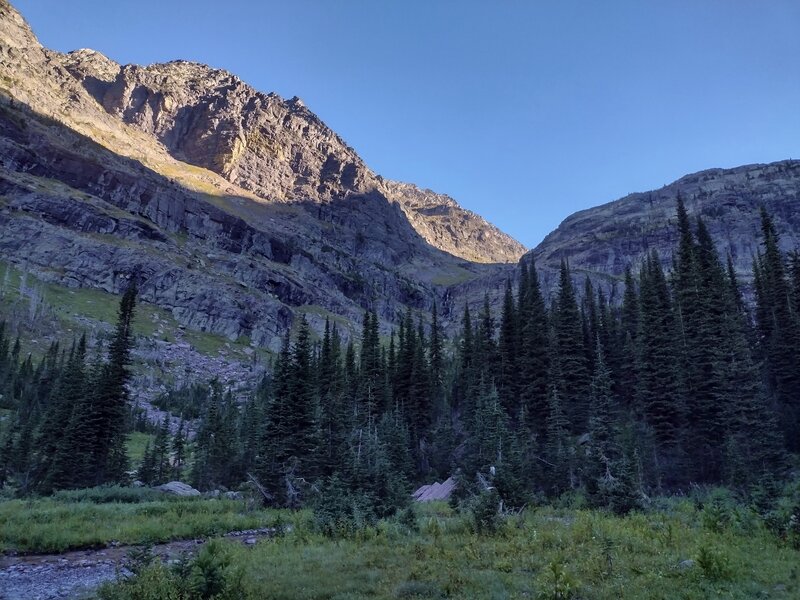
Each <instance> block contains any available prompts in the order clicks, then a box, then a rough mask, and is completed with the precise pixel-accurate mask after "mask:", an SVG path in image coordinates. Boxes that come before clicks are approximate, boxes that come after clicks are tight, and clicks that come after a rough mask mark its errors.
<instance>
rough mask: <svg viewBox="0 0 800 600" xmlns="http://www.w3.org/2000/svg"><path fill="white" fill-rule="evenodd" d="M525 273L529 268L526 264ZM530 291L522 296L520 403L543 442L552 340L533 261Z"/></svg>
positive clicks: (520, 318) (529, 426) (520, 309)
mask: <svg viewBox="0 0 800 600" xmlns="http://www.w3.org/2000/svg"><path fill="white" fill-rule="evenodd" d="M522 269H523V270H525V269H526V267H525V265H524V263H523V265H522ZM525 283H526V285H527V289H525V290H523V291H521V292H520V301H519V305H520V306H519V321H520V329H521V331H520V348H519V355H520V364H519V373H518V379H519V390H520V392H519V393H520V402H521V405H522V408H523V410H524V412H525V415H526V419H527V423H526V424H527V426H528V428H529V429H530V430H531V431H532V432H533V433H534V434H535V435H537V436H538V437H539V438H543V437H544V435H545V431H546V429H547V425H546V422H547V415H548V412H549V410H548V405H547V385H548V373H549V371H550V347H549V346H550V339H549V334H548V331H549V323H548V317H547V309H546V307H545V303H544V298H543V297H542V291H541V287H540V283H539V274H538V273H537V271H536V265H535V264H534V262H533V260H531V261H530V265H529V271H528V276H527V277H526V278H525Z"/></svg>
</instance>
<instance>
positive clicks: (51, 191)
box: [0, 1, 524, 348]
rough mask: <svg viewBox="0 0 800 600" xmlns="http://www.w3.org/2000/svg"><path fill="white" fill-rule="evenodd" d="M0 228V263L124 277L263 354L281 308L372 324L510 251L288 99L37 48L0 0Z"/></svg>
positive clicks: (218, 77) (282, 325)
mask: <svg viewBox="0 0 800 600" xmlns="http://www.w3.org/2000/svg"><path fill="white" fill-rule="evenodd" d="M420 199H423V200H424V201H421V200H420ZM439 205H441V207H442V211H443V212H441V213H437V212H436V211H434V213H432V216H431V218H428V217H427V216H426V213H425V211H426V210H428V209H431V208H435V207H437V206H439ZM409 215H412V216H413V219H412V218H409ZM0 227H2V233H0V261H5V262H11V263H14V264H16V265H18V266H20V267H23V268H24V269H25V270H26V271H29V272H31V273H33V274H35V275H37V276H38V277H39V278H41V279H44V280H45V281H49V282H53V283H57V284H59V285H63V286H68V287H73V288H77V287H95V288H100V289H103V290H106V291H113V292H118V291H120V290H121V289H122V288H123V287H124V286H125V285H126V284H127V277H128V276H129V274H130V273H132V272H137V273H138V274H139V277H140V278H141V291H142V298H143V299H144V300H145V301H148V302H151V303H153V304H155V305H157V306H159V307H162V308H164V309H166V310H168V311H169V313H171V315H172V316H173V317H174V318H175V319H176V320H177V321H178V322H179V323H180V324H181V325H182V326H186V327H189V328H192V329H196V330H199V331H206V332H211V333H216V334H219V335H223V336H226V337H228V338H230V339H232V340H233V339H237V338H247V339H249V340H251V341H252V343H253V344H255V345H259V346H264V347H270V348H275V347H276V346H277V345H278V344H279V340H280V336H281V335H282V334H283V332H285V331H286V329H287V328H288V327H290V326H291V324H292V322H293V321H294V319H295V317H296V316H297V315H298V314H299V313H303V314H306V315H307V316H308V317H309V319H310V320H311V321H312V325H313V326H315V327H321V325H322V322H323V320H324V318H325V317H326V316H329V317H331V318H334V317H335V318H336V319H338V320H339V321H340V325H342V327H344V328H345V334H347V330H348V329H351V328H352V329H354V330H357V328H358V327H357V325H354V324H356V323H358V322H359V321H360V319H361V315H362V314H363V310H364V309H365V308H374V309H376V310H377V311H378V313H379V314H380V316H381V317H382V319H383V321H384V324H385V327H388V326H389V324H391V323H393V322H395V321H396V320H397V318H398V317H399V315H401V314H402V313H403V312H404V311H405V310H406V309H407V308H412V309H415V310H421V311H426V310H428V309H429V308H430V306H431V305H432V303H433V301H434V300H435V299H438V300H439V301H440V305H441V304H442V303H443V302H444V301H445V298H447V297H448V291H447V290H448V287H449V286H451V285H452V284H453V283H457V282H461V281H466V280H469V279H474V278H477V277H480V276H482V275H483V274H485V273H486V272H491V271H493V270H494V269H496V268H497V267H494V266H491V265H481V264H476V263H478V262H491V261H516V260H517V258H518V257H519V256H520V255H521V253H522V251H523V250H524V249H523V248H522V246H520V245H519V244H517V243H516V242H514V241H513V240H511V239H510V238H508V236H505V235H504V234H502V233H501V232H499V231H497V230H496V229H494V228H492V227H491V226H489V225H488V224H487V223H486V222H485V221H483V220H482V219H480V217H477V216H476V215H473V214H472V213H468V212H467V211H464V210H463V209H461V208H460V207H458V205H457V204H455V202H454V201H452V200H451V199H449V198H446V197H443V196H438V195H436V194H433V193H432V192H427V191H420V190H417V189H416V188H414V187H413V186H410V185H404V186H401V185H400V184H390V183H389V182H385V181H384V180H383V179H381V178H380V177H378V176H376V175H375V174H374V173H372V172H371V171H370V170H369V169H368V168H367V167H366V166H365V165H364V163H363V161H361V159H360V158H359V157H358V155H357V154H356V153H355V152H354V151H353V150H352V149H351V148H349V147H348V146H347V145H346V144H345V143H344V142H343V141H342V140H341V139H340V138H339V137H338V136H337V135H336V134H335V133H333V132H332V131H331V130H330V129H328V128H327V127H326V126H325V125H324V124H323V123H322V122H321V121H320V120H319V119H318V118H317V117H316V116H315V115H314V114H313V113H311V112H310V111H309V110H308V109H306V108H305V107H304V106H303V105H302V102H300V101H299V100H297V99H292V100H288V101H285V100H282V99H281V98H279V97H278V96H276V95H274V94H262V93H259V92H257V91H255V90H253V89H252V88H250V87H249V86H247V85H245V84H244V83H242V82H241V81H240V80H238V79H237V78H236V77H234V76H233V75H230V74H229V73H226V72H224V71H219V70H213V69H210V68H208V67H205V66H203V65H197V64H193V63H186V62H175V63H169V64H166V65H154V66H151V67H146V68H143V67H137V66H120V65H118V64H116V63H114V62H113V61H111V60H109V59H107V58H105V57H104V56H102V55H101V54H99V53H97V52H94V51H91V50H79V51H76V52H73V53H70V54H67V55H64V54H60V53H56V52H51V51H48V50H46V49H44V48H42V47H41V46H40V45H39V43H38V41H37V40H36V38H35V36H34V35H33V33H32V32H31V31H30V29H29V28H28V26H27V24H26V23H25V21H24V20H23V19H22V18H21V17H20V15H19V14H18V13H17V12H16V11H15V10H14V9H13V8H12V7H11V6H10V5H9V4H8V3H7V2H4V1H0ZM484 232H485V233H484ZM480 236H485V237H486V239H489V238H491V239H492V240H493V243H491V244H485V245H484V247H475V246H474V244H473V241H474V240H475V239H478V238H479V237H480ZM461 256H468V258H470V259H472V260H473V261H476V262H470V261H467V260H464V259H463V258H461Z"/></svg>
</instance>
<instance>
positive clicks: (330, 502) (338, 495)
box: [314, 476, 378, 538]
mask: <svg viewBox="0 0 800 600" xmlns="http://www.w3.org/2000/svg"><path fill="white" fill-rule="evenodd" d="M374 504H375V502H374V499H373V497H372V496H371V495H370V494H368V493H364V492H354V491H352V490H350V489H348V488H347V486H345V485H344V483H343V482H342V481H341V480H340V479H339V478H338V477H335V476H334V477H331V478H330V479H329V480H328V482H327V483H326V485H324V486H323V487H322V489H321V490H320V491H319V493H318V495H317V498H316V500H315V502H314V527H315V528H316V529H317V531H319V532H320V533H322V534H323V535H326V536H328V537H343V538H347V537H351V536H353V535H354V534H355V533H356V532H358V531H361V530H363V529H365V528H367V527H371V526H373V525H375V523H376V522H377V520H378V519H377V516H376V515H375V508H374Z"/></svg>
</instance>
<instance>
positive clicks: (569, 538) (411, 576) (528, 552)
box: [105, 502, 800, 600]
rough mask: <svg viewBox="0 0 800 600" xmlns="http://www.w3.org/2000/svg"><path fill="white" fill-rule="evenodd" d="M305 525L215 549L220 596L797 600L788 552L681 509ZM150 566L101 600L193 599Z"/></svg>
mask: <svg viewBox="0 0 800 600" xmlns="http://www.w3.org/2000/svg"><path fill="white" fill-rule="evenodd" d="M309 524H310V522H309V521H306V522H305V523H300V524H298V526H296V527H295V528H294V529H293V530H292V531H291V532H290V533H288V534H286V535H285V536H282V537H278V538H275V539H270V540H262V541H260V542H259V543H258V544H257V545H255V547H253V548H247V547H243V546H241V545H238V544H229V545H227V546H226V549H225V553H226V557H225V560H226V562H227V563H229V564H230V566H231V569H230V571H229V572H230V575H229V577H235V578H236V582H235V585H232V586H230V589H235V590H236V591H235V593H233V594H232V595H231V596H230V597H236V598H250V599H256V598H270V599H274V600H279V599H286V600H289V599H293V600H294V599H305V600H322V599H337V600H344V599H349V600H355V599H366V598H387V599H389V598H469V599H476V600H477V599H484V598H485V599H489V598H492V599H493V598H538V599H566V598H574V599H579V598H580V599H598V600H604V599H608V600H611V599H613V600H619V599H638V598H642V599H647V600H659V599H663V600H667V599H670V600H672V599H675V598H680V599H687V600H694V599H698V600H699V599H707V598H726V599H728V598H730V599H744V598H786V599H789V598H798V597H800V586H798V571H799V570H800V552H798V551H797V550H792V549H791V548H789V547H788V546H785V545H784V544H782V542H781V541H780V540H779V539H778V538H776V537H775V536H774V535H773V534H772V533H770V532H769V531H767V530H766V529H765V528H764V526H763V525H762V524H761V523H760V521H758V520H756V519H753V520H752V521H748V522H740V523H738V524H737V525H736V526H728V527H724V528H721V529H720V528H714V529H713V530H711V529H708V528H707V527H706V526H705V525H704V524H703V520H702V518H701V513H700V512H699V511H698V510H697V509H696V508H694V506H693V505H692V504H691V503H689V502H684V503H675V504H674V506H671V507H670V508H669V510H665V511H659V512H652V513H648V514H633V515H630V516H627V517H616V516H613V515H609V514H606V513H602V512H597V511H588V510H555V509H551V508H541V509H532V510H528V511H526V512H525V513H523V514H522V515H518V516H514V517H510V518H507V519H505V521H504V522H503V524H502V526H501V528H500V530H499V531H498V532H497V533H496V534H494V535H481V534H478V533H476V532H475V530H474V527H473V524H472V520H471V516H470V515H469V514H457V513H454V512H452V511H450V509H449V508H448V507H446V506H444V505H438V506H426V507H424V508H423V509H422V510H421V511H419V514H418V517H417V526H416V527H409V526H408V524H407V523H405V522H403V523H401V522H400V521H398V520H387V521H382V522H380V523H379V524H378V526H377V527H374V528H369V529H365V530H362V531H360V532H358V533H357V534H356V535H354V536H353V537H352V538H349V539H330V538H326V537H323V536H321V535H319V534H317V533H314V530H313V527H310V526H309ZM152 569H153V570H154V572H151V573H150V574H149V575H147V576H145V577H142V578H140V579H139V580H135V581H131V582H128V583H125V584H123V585H120V586H117V587H115V588H113V594H112V595H110V596H105V597H113V598H134V597H141V598H145V597H146V598H162V597H163V598H167V597H170V598H173V597H174V598H183V597H193V596H181V595H179V594H176V595H160V594H161V593H162V592H166V591H167V590H168V589H171V590H172V592H174V591H175V590H176V589H177V588H178V587H179V585H180V584H179V583H177V579H176V577H177V576H176V575H174V574H173V575H170V574H169V572H168V570H167V568H166V567H164V566H161V565H154V566H153V567H152ZM170 582H172V583H170ZM137 586H138V587H137ZM170 586H174V587H170ZM107 591H108V590H107ZM219 597H220V598H227V597H228V596H227V595H224V594H223V595H221V596H219Z"/></svg>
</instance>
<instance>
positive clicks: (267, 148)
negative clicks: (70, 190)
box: [63, 50, 525, 263]
mask: <svg viewBox="0 0 800 600" xmlns="http://www.w3.org/2000/svg"><path fill="white" fill-rule="evenodd" d="M63 63H64V65H65V67H66V68H67V69H68V71H69V72H70V73H71V74H72V75H73V76H74V77H75V78H76V79H77V80H78V81H79V82H80V83H81V84H82V85H83V86H84V88H85V89H86V90H87V91H88V92H89V93H90V94H91V95H92V96H93V97H94V99H95V100H96V101H97V102H98V103H99V104H100V105H101V106H102V107H103V108H104V109H105V111H106V112H107V113H108V114H110V115H113V116H115V117H117V118H119V119H120V120H121V121H123V122H124V123H126V124H128V125H130V126H132V127H135V128H137V129H139V130H141V131H143V132H145V133H148V134H151V135H152V136H154V137H155V138H156V139H157V140H158V141H159V142H160V143H161V144H162V145H163V146H164V148H166V150H167V151H168V152H169V153H170V154H171V155H172V156H173V157H174V158H176V159H178V160H181V161H184V162H187V163H189V164H192V165H196V166H199V167H203V168H205V169H208V170H210V171H213V172H214V173H217V174H219V175H221V176H222V177H224V178H225V179H226V180H227V181H229V182H231V183H234V184H236V185H237V186H239V187H241V188H243V189H246V190H249V191H251V192H253V193H254V194H256V195H257V196H259V197H260V198H264V199H268V200H279V201H284V202H286V201H298V200H300V201H307V200H311V201H314V202H328V201H330V200H331V199H335V198H338V197H342V196H345V195H348V194H352V193H355V194H363V193H367V192H370V191H373V190H378V191H379V192H380V193H381V194H383V195H384V196H385V197H386V198H387V199H388V200H389V201H390V202H396V203H398V204H399V205H400V207H401V209H402V210H403V211H404V213H405V214H406V216H407V217H409V220H410V221H411V224H412V226H413V227H414V228H415V230H416V231H417V232H418V233H419V234H420V235H421V236H422V237H423V239H424V240H425V241H426V242H428V243H429V244H431V245H432V246H434V247H435V248H438V249H440V250H444V251H446V252H448V253H450V254H453V255H454V256H458V257H461V258H465V259H467V260H471V261H473V262H483V263H501V262H516V260H517V259H518V258H519V257H520V256H521V255H522V253H523V252H524V251H525V248H524V247H523V246H522V245H521V244H519V243H518V242H516V241H515V240H513V239H511V238H510V237H509V236H507V235H506V234H504V233H502V232H501V231H500V230H498V229H497V228H496V227H494V226H492V225H491V224H489V223H487V222H486V221H485V220H484V219H483V218H482V217H480V216H478V215H476V214H474V213H472V212H470V211H467V210H464V209H462V208H461V207H460V206H459V205H458V204H457V203H456V202H455V201H454V200H453V199H452V198H449V197H447V196H444V195H440V194H436V193H434V192H432V191H430V190H421V189H419V188H417V187H416V186H414V185H411V184H401V183H395V182H390V181H385V180H383V178H381V177H379V176H378V175H376V174H375V173H373V172H372V171H371V170H370V169H369V168H368V167H367V166H366V165H365V164H364V162H363V161H362V160H361V158H360V157H359V156H358V155H357V154H356V152H355V151H354V150H353V149H352V148H350V147H349V146H348V145H347V144H346V143H345V142H344V141H343V140H342V139H341V138H340V137H339V136H338V135H337V134H336V133H335V132H333V131H332V130H331V129H330V128H328V127H327V126H326V125H325V124H324V123H323V122H322V121H321V120H320V119H319V118H318V117H317V116H316V115H315V114H314V113H312V112H311V111H310V110H308V108H306V106H305V105H304V104H303V102H302V101H301V100H300V99H299V98H296V97H295V98H292V99H290V100H284V99H282V98H280V97H279V96H277V95H276V94H264V93H261V92H258V91H257V90H255V89H253V88H252V87H250V86H249V85H247V84H245V83H243V82H242V81H241V80H240V79H239V78H238V77H236V76H235V75H232V74H231V73H228V72H227V71H223V70H218V69H211V68H209V67H207V66H205V65H201V64H196V63H190V62H186V61H175V62H171V63H167V64H159V65H151V66H148V67H140V66H137V65H126V66H120V65H117V64H116V63H113V61H110V60H109V59H107V58H105V57H104V56H102V55H100V54H98V53H97V52H93V51H89V50H79V51H76V52H72V53H70V54H68V55H66V56H65V57H64V59H63ZM476 242H482V243H476Z"/></svg>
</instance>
